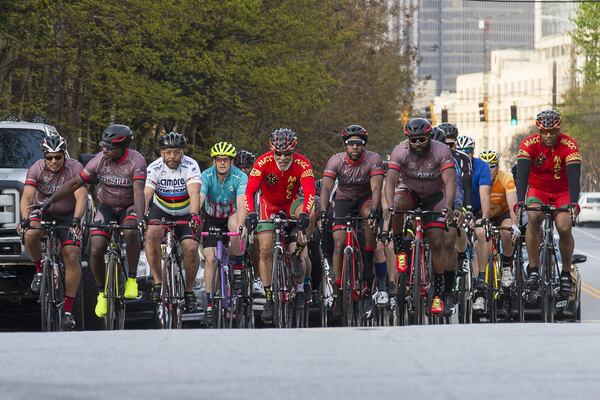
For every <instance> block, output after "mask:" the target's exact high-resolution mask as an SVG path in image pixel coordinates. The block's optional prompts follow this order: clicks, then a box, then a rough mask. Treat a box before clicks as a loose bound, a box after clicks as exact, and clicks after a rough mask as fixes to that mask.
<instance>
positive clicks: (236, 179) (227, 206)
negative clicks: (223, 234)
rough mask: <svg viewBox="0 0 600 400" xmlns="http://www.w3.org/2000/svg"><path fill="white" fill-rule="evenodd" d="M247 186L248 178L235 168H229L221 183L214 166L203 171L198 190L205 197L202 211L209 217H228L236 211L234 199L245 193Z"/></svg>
mask: <svg viewBox="0 0 600 400" xmlns="http://www.w3.org/2000/svg"><path fill="white" fill-rule="evenodd" d="M247 184H248V176H247V175H246V174H245V173H243V172H242V171H241V170H240V169H239V168H237V167H235V166H232V167H231V169H230V170H229V173H228V174H227V176H226V177H225V179H224V180H223V182H221V181H220V180H219V178H218V174H217V169H216V168H215V166H214V165H213V166H212V167H210V168H208V169H205V170H204V171H203V172H202V189H200V193H202V194H203V195H205V196H206V200H204V210H205V211H206V213H207V214H208V215H210V216H211V217H215V218H227V217H229V216H230V215H231V214H233V213H234V212H236V211H237V202H236V198H237V197H238V196H241V195H244V194H245V193H246V186H247Z"/></svg>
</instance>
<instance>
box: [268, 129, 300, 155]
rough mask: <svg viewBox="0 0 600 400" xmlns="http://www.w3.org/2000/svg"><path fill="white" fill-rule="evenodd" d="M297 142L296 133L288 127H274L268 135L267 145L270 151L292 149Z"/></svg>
mask: <svg viewBox="0 0 600 400" xmlns="http://www.w3.org/2000/svg"><path fill="white" fill-rule="evenodd" d="M297 144H298V138H297V137H296V133H295V132H294V131H292V130H291V129H289V128H281V129H276V130H274V131H273V132H272V133H271V136H270V137H269V147H270V148H271V150H272V151H283V152H285V151H294V149H295V148H296V145H297Z"/></svg>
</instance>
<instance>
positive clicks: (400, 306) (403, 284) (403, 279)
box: [396, 272, 408, 326]
mask: <svg viewBox="0 0 600 400" xmlns="http://www.w3.org/2000/svg"><path fill="white" fill-rule="evenodd" d="M407 280H408V274H407V273H406V272H403V273H398V287H397V289H396V290H397V292H396V314H397V315H398V318H397V321H398V326H406V325H408V303H407V301H406V296H407V295H408V291H407V290H406V288H407Z"/></svg>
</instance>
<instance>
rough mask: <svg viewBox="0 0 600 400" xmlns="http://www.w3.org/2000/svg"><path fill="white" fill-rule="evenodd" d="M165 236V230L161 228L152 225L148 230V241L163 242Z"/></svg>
mask: <svg viewBox="0 0 600 400" xmlns="http://www.w3.org/2000/svg"><path fill="white" fill-rule="evenodd" d="M163 234H164V232H163V229H162V228H161V227H160V226H153V225H150V226H148V230H146V241H147V242H152V243H156V242H158V241H160V240H162V237H163Z"/></svg>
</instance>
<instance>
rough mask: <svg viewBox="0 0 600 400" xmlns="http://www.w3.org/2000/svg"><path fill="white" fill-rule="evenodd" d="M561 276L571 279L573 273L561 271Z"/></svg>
mask: <svg viewBox="0 0 600 400" xmlns="http://www.w3.org/2000/svg"><path fill="white" fill-rule="evenodd" d="M560 276H567V277H569V278H570V277H571V271H560Z"/></svg>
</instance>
